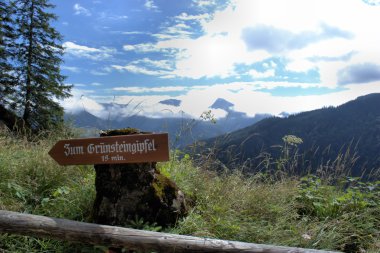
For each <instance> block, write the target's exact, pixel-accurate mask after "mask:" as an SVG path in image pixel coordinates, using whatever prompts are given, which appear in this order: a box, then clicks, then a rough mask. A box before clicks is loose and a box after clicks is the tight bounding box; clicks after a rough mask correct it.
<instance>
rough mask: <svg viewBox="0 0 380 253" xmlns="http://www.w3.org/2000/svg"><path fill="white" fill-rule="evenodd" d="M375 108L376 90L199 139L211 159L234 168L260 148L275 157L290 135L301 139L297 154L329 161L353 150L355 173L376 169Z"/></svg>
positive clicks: (379, 146)
mask: <svg viewBox="0 0 380 253" xmlns="http://www.w3.org/2000/svg"><path fill="white" fill-rule="evenodd" d="M378 108H380V94H379V93H373V94H369V95H366V96H361V97H358V98H357V99H355V100H352V101H349V102H347V103H345V104H342V105H340V106H337V107H327V108H321V109H316V110H312V111H308V112H301V113H298V114H294V115H290V116H288V117H286V118H279V117H270V118H267V119H263V120H261V121H259V122H257V123H255V124H253V125H251V126H247V127H245V128H242V129H239V130H237V131H234V132H231V133H229V134H227V135H221V136H218V137H215V138H211V139H208V140H205V143H206V146H208V147H216V151H215V152H216V154H217V158H218V159H219V160H221V161H222V162H223V163H225V164H227V165H228V164H229V165H232V166H236V165H239V164H243V163H245V162H246V161H247V160H248V159H253V160H254V159H256V158H257V157H258V156H259V155H260V154H261V153H262V152H268V153H269V154H271V155H273V156H274V157H278V156H279V155H280V151H281V150H280V149H279V148H278V147H279V146H282V145H283V144H284V143H283V141H282V138H283V137H284V136H285V135H295V136H298V137H300V138H301V139H302V140H303V143H302V144H300V145H299V146H298V148H299V150H300V152H302V153H304V154H307V153H311V152H317V153H314V155H318V156H319V158H320V160H321V161H322V160H324V161H327V160H326V159H330V160H331V159H334V157H335V158H336V157H337V156H338V155H339V154H340V153H344V152H348V151H350V152H356V154H357V155H358V156H359V157H358V158H357V161H356V163H355V164H354V165H353V171H354V174H360V172H361V171H362V170H363V168H364V167H367V168H368V169H373V168H374V169H377V170H378V169H379V168H380V152H379V151H380V110H379V109H378ZM216 143H217V145H216ZM215 145H216V146H215ZM353 148H355V150H353ZM316 149H318V151H315V150H316ZM326 150H328V155H326V152H327V151H326ZM353 155H354V153H353ZM228 157H230V158H231V157H232V159H230V158H228ZM306 158H308V159H311V157H307V156H306ZM232 160H233V162H232ZM321 161H319V162H321ZM310 163H311V164H312V165H314V166H315V165H316V164H317V162H313V161H310ZM254 166H255V164H254V165H253V166H252V167H254Z"/></svg>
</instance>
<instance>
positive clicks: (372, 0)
mask: <svg viewBox="0 0 380 253" xmlns="http://www.w3.org/2000/svg"><path fill="white" fill-rule="evenodd" d="M363 2H365V3H366V4H369V5H372V6H379V5H380V1H379V0H363Z"/></svg>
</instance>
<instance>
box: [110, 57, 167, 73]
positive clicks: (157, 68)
mask: <svg viewBox="0 0 380 253" xmlns="http://www.w3.org/2000/svg"><path fill="white" fill-rule="evenodd" d="M112 68H114V69H116V70H119V71H128V72H131V73H135V74H144V75H151V76H163V77H168V76H172V69H173V63H172V62H171V61H169V60H151V59H149V58H143V59H141V60H135V61H132V62H130V63H129V64H127V65H125V66H121V65H112Z"/></svg>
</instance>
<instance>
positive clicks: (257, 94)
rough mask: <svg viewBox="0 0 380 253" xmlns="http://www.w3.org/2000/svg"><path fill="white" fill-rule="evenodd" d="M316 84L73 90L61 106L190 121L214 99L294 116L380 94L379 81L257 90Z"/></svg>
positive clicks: (246, 109)
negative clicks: (105, 92)
mask: <svg viewBox="0 0 380 253" xmlns="http://www.w3.org/2000/svg"><path fill="white" fill-rule="evenodd" d="M318 85H319V84H305V83H286V82H277V83H276V82H275V83H273V82H254V83H250V82H236V83H225V84H216V85H211V86H193V87H185V86H178V87H177V86H168V87H154V88H149V87H117V88H114V89H113V91H115V92H117V91H127V92H130V93H131V94H130V95H128V96H117V95H116V96H115V98H110V97H102V96H101V97H99V96H95V94H92V93H90V92H88V90H78V89H74V91H73V94H74V96H73V97H72V98H70V99H66V100H65V101H64V103H63V106H64V108H65V109H66V110H67V111H71V112H77V111H80V110H83V108H85V109H86V110H87V111H89V112H90V113H93V114H94V115H96V116H99V117H103V118H106V117H108V112H109V109H106V108H104V107H103V106H102V105H101V104H99V103H98V102H96V101H100V100H103V101H104V102H107V103H110V101H113V102H114V103H116V104H121V105H123V104H124V105H125V106H120V107H117V108H116V107H115V108H113V109H114V110H112V112H113V113H114V114H119V115H131V113H133V114H134V113H138V112H140V113H141V115H144V116H147V117H164V116H166V117H181V116H182V114H183V113H184V114H185V115H189V116H191V117H193V118H198V117H199V116H200V115H201V114H202V113H203V112H204V111H206V110H208V109H209V107H210V106H211V105H212V104H213V103H214V102H215V100H217V99H218V98H224V99H226V100H227V101H229V102H231V103H232V104H234V106H233V107H232V109H233V110H235V111H240V112H245V113H247V114H248V115H250V116H254V115H255V114H262V113H269V114H272V115H280V113H282V112H284V111H285V112H288V113H298V112H302V111H308V110H314V109H319V108H322V107H324V106H338V105H340V104H343V103H345V102H348V101H350V100H353V99H355V98H356V97H358V96H362V95H366V94H370V93H380V82H371V83H366V84H360V85H354V84H351V85H347V86H346V87H345V88H346V89H345V90H342V91H333V92H331V93H329V94H324V95H306V96H292V97H291V96H274V95H271V94H270V91H265V92H264V91H260V90H259V89H262V88H269V89H270V88H274V87H300V88H307V87H319V86H318ZM168 91H179V92H181V93H182V95H178V96H168V95H149V92H157V93H160V92H162V93H164V92H168ZM167 99H176V100H180V101H181V104H180V106H178V107H175V106H170V105H164V104H161V103H160V101H163V100H167ZM214 113H215V114H216V116H218V117H222V116H224V115H225V112H224V111H221V110H219V111H215V112H214Z"/></svg>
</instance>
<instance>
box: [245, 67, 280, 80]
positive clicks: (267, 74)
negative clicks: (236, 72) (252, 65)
mask: <svg viewBox="0 0 380 253" xmlns="http://www.w3.org/2000/svg"><path fill="white" fill-rule="evenodd" d="M248 74H249V75H250V76H252V77H253V78H268V77H273V76H274V75H275V71H274V69H268V70H266V71H264V72H259V71H257V70H255V69H251V70H250V71H249V72H248Z"/></svg>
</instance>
